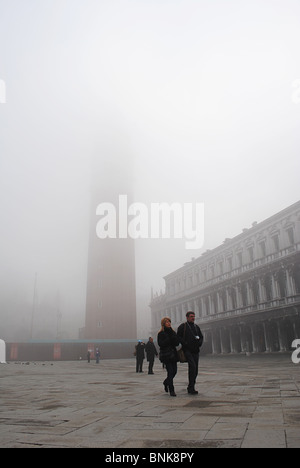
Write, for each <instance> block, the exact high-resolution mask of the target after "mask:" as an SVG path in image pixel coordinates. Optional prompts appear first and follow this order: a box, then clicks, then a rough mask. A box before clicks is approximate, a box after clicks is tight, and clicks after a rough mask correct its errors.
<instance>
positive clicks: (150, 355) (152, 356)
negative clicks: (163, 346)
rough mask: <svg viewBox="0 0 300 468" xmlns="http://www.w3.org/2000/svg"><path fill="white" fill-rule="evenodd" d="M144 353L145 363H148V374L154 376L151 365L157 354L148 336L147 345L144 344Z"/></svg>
mask: <svg viewBox="0 0 300 468" xmlns="http://www.w3.org/2000/svg"><path fill="white" fill-rule="evenodd" d="M145 351H146V354H147V361H148V362H149V368H148V374H154V372H153V364H154V359H155V356H158V353H157V351H156V348H155V344H154V343H153V338H152V337H151V336H150V338H149V341H148V343H147V344H146V347H145Z"/></svg>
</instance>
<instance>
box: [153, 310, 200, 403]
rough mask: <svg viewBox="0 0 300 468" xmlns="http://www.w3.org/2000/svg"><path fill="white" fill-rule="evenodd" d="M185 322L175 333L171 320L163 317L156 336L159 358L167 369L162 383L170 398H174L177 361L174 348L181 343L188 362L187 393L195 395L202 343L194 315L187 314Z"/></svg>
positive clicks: (191, 313)
mask: <svg viewBox="0 0 300 468" xmlns="http://www.w3.org/2000/svg"><path fill="white" fill-rule="evenodd" d="M186 318H187V321H186V322H185V323H182V324H181V325H180V326H179V328H178V330H177V333H176V332H175V331H174V330H173V328H172V326H171V319H170V318H169V317H164V318H163V319H162V320H161V329H160V331H159V333H158V336H157V342H158V345H159V347H160V353H159V358H160V361H161V362H162V363H163V364H165V366H166V369H167V378H166V379H165V381H164V387H165V391H166V392H167V393H168V392H170V396H173V397H175V396H176V393H175V389H174V377H175V376H176V374H177V362H178V361H179V359H178V355H177V350H176V347H177V346H179V344H180V343H181V345H182V348H183V350H184V353H185V356H186V359H187V362H188V376H189V385H188V388H187V391H188V393H190V394H191V395H197V394H198V392H197V390H195V383H196V378H197V375H198V363H199V352H200V347H201V346H202V343H203V335H202V333H201V330H200V328H199V327H198V325H196V324H195V313H194V312H191V311H189V312H187V314H186Z"/></svg>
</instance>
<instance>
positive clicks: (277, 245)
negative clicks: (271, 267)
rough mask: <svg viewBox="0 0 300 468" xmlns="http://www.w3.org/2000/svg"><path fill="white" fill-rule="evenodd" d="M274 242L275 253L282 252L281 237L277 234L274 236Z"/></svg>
mask: <svg viewBox="0 0 300 468" xmlns="http://www.w3.org/2000/svg"><path fill="white" fill-rule="evenodd" d="M272 241H273V248H274V250H275V252H279V250H280V247H279V235H278V234H275V235H274V236H272Z"/></svg>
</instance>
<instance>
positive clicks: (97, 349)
mask: <svg viewBox="0 0 300 468" xmlns="http://www.w3.org/2000/svg"><path fill="white" fill-rule="evenodd" d="M99 362H100V349H99V348H96V364H99Z"/></svg>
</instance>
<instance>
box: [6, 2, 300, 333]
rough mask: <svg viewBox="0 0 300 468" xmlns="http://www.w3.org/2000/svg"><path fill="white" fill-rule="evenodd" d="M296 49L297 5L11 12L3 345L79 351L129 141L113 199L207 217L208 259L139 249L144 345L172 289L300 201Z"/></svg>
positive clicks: (129, 5)
mask: <svg viewBox="0 0 300 468" xmlns="http://www.w3.org/2000/svg"><path fill="white" fill-rule="evenodd" d="M299 44H300V4H299V1H298V0H285V1H274V0H263V1H261V0H260V1H258V0H252V1H250V0H246V1H243V2H241V1H240V0H228V1H224V0H198V1H195V0H194V1H193V0H184V1H183V0H178V1H168V0H159V1H156V0H139V1H136V0H128V1H123V0H84V1H83V0H43V1H40V0H26V2H25V1H23V0H10V1H6V0H0V210H1V211H0V212H1V221H0V239H1V242H0V259H1V261H0V337H1V338H3V339H5V340H8V341H13V340H21V339H24V340H25V339H29V338H35V339H47V338H49V339H53V338H57V337H59V338H66V339H67V338H70V339H71V338H72V339H73V338H77V337H78V329H79V328H80V327H83V326H84V323H85V300H86V297H85V296H86V281H87V258H88V242H89V230H90V214H91V211H93V210H96V206H92V205H91V204H92V200H93V193H94V192H93V190H94V189H93V187H94V185H93V184H95V180H96V181H97V171H98V170H99V171H101V170H102V168H103V163H104V161H105V157H106V158H107V156H109V151H110V149H109V148H110V142H111V141H114V146H115V142H118V141H119V138H120V135H121V134H122V137H121V144H119V154H118V155H117V156H114V157H117V158H119V164H116V166H115V170H114V171H111V172H110V173H109V174H108V181H109V182H110V180H111V185H112V187H119V185H118V183H117V181H119V180H122V175H123V174H124V173H125V172H126V171H125V170H124V167H129V168H130V171H129V172H130V174H131V175H130V191H131V192H132V194H133V200H134V202H136V203H140V204H143V205H144V206H147V207H150V205H151V204H153V203H167V204H172V203H178V204H181V205H182V206H183V204H184V203H192V204H196V203H201V204H203V206H204V213H205V216H204V226H203V230H204V242H203V245H202V246H201V248H197V249H194V250H189V249H187V248H186V243H185V242H186V239H185V238H184V237H182V238H180V239H179V238H178V239H176V238H175V239H172V238H171V239H154V238H151V236H149V238H138V239H137V240H136V241H135V247H136V294H137V305H138V326H139V334H140V335H141V336H143V337H147V336H148V333H149V323H150V319H149V317H150V309H149V307H148V305H149V302H150V294H151V288H153V291H158V292H159V291H160V290H163V289H164V281H163V276H164V275H166V274H168V273H170V272H171V271H173V270H175V269H177V268H180V267H181V266H182V265H183V264H184V263H185V262H187V261H189V260H190V259H191V258H192V257H197V256H199V255H201V253H202V252H204V251H206V250H207V249H212V248H214V247H217V246H218V245H219V244H221V243H222V242H223V241H224V239H225V238H228V237H234V236H235V235H238V234H239V233H240V232H242V229H243V228H249V227H251V225H252V223H253V222H254V221H257V222H260V221H263V220H264V219H266V218H267V217H269V216H271V215H273V214H275V213H277V212H278V211H280V210H281V209H284V208H285V207H287V206H289V205H291V204H292V203H294V202H296V201H297V200H299V198H300V197H299V173H300V167H299V166H300V163H299V161H300V159H299V149H300V132H299V125H300V60H299ZM95 162H96V164H95ZM96 185H97V182H96ZM120 187H121V182H120ZM121 190H122V191H123V187H122V189H121V188H120V192H119V193H118V195H122V192H121ZM116 191H118V188H116ZM110 201H111V200H102V199H101V200H100V199H99V201H98V203H99V204H100V203H103V202H110ZM93 212H94V211H93ZM91 228H92V229H96V226H92V227H91ZM170 237H172V236H170Z"/></svg>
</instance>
